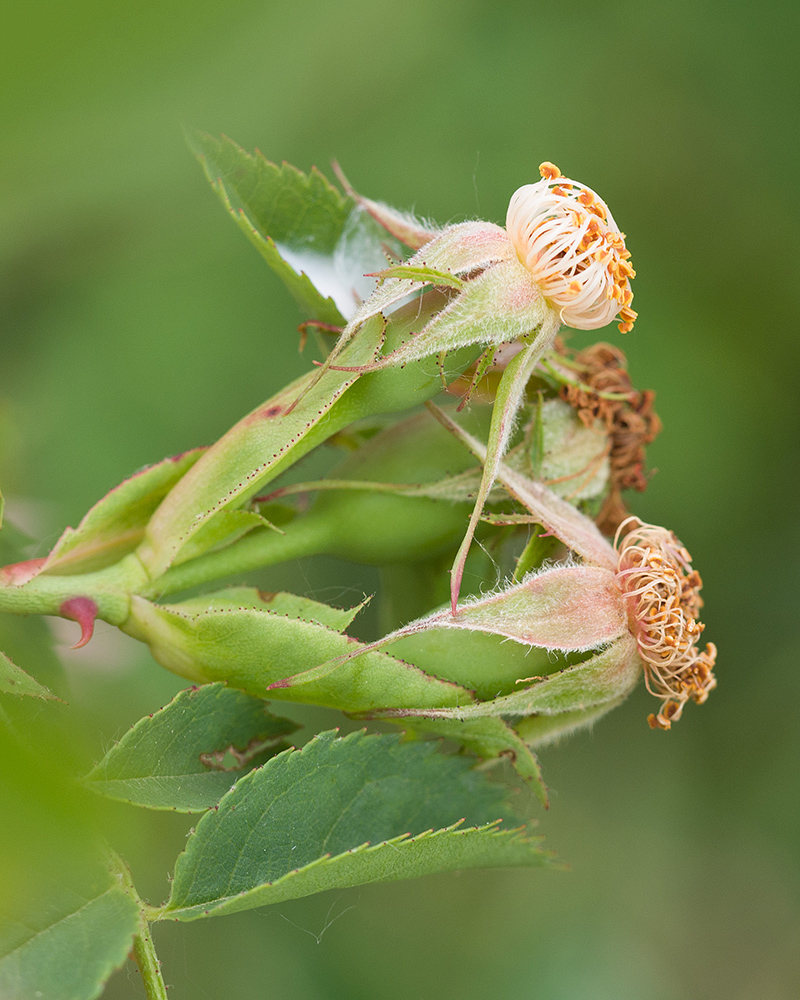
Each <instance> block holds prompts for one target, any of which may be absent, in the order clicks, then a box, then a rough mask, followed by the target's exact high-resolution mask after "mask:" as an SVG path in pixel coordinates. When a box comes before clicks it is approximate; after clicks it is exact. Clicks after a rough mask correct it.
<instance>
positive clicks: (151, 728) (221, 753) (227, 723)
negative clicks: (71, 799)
mask: <svg viewBox="0 0 800 1000" xmlns="http://www.w3.org/2000/svg"><path fill="white" fill-rule="evenodd" d="M297 728H298V726H297V724H296V723H294V722H292V721H291V720H290V719H283V718H279V717H277V716H274V715H271V714H270V712H269V711H268V709H267V705H266V703H265V702H263V701H262V700H261V699H259V698H252V697H250V696H249V695H246V694H244V693H243V692H241V691H235V690H232V689H230V688H226V687H225V685H224V684H209V685H208V686H206V687H202V688H189V689H187V690H186V691H181V692H180V694H179V695H177V696H176V697H175V698H174V699H173V700H172V701H171V702H170V703H169V705H167V706H166V707H164V708H162V709H161V710H160V711H158V712H156V713H155V714H154V715H151V716H149V717H147V718H144V719H140V720H139V722H137V723H136V725H135V726H133V727H132V728H131V729H130V730H129V731H128V732H127V733H126V734H125V735H124V736H123V737H122V739H121V740H120V741H119V743H117V744H115V746H113V747H112V748H111V749H110V750H109V751H108V753H107V754H106V755H105V757H104V758H103V759H102V760H101V761H100V762H99V764H97V765H96V767H95V768H94V769H93V770H92V771H91V772H90V773H89V774H88V775H87V777H86V779H85V781H86V784H87V786H88V787H89V788H91V789H93V790H94V791H96V792H99V793H100V794H102V795H105V796H107V797H108V798H112V799H119V800H121V801H123V802H130V803H132V804H134V805H139V806H146V807H147V808H149V809H171V810H174V811H176V812H202V811H204V810H205V809H209V808H210V807H211V806H213V805H215V804H216V803H217V802H219V800H220V798H221V797H222V796H223V795H224V794H225V792H227V791H228V790H229V789H230V788H231V786H232V785H233V784H234V783H235V782H236V781H237V780H238V779H239V778H241V777H242V775H244V774H246V773H247V772H248V771H250V770H252V768H254V767H257V766H258V765H259V764H263V763H264V762H265V761H266V760H268V759H269V758H270V757H273V756H274V755H275V754H276V753H279V752H280V751H282V750H285V749H286V747H287V744H286V743H285V742H282V741H281V742H279V741H280V738H281V737H282V736H287V735H289V734H290V733H293V732H294V731H295V730H296V729H297Z"/></svg>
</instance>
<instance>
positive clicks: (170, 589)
mask: <svg viewBox="0 0 800 1000" xmlns="http://www.w3.org/2000/svg"><path fill="white" fill-rule="evenodd" d="M329 535H330V525H328V524H326V523H325V522H324V521H323V520H322V518H319V519H317V518H315V517H313V516H312V515H311V514H307V515H304V516H303V517H300V518H298V519H297V521H296V522H292V523H291V524H289V525H287V526H286V529H285V533H284V534H279V533H278V532H277V531H273V530H271V529H270V528H264V529H261V528H256V529H255V530H254V531H251V532H250V534H249V535H245V537H244V538H242V539H241V540H240V541H238V542H234V543H233V544H232V545H229V546H228V547H227V548H224V549H220V550H219V551H218V552H209V553H208V554H207V555H203V556H198V557H197V558H196V559H190V560H189V561H188V562H185V563H182V564H181V565H179V566H174V567H173V568H172V569H170V570H167V572H166V573H165V574H164V575H163V576H161V577H159V578H158V579H157V580H155V581H153V583H152V584H151V585H150V586H149V587H147V588H145V589H143V590H140V591H139V593H140V594H141V595H142V597H147V598H156V597H164V596H165V595H167V594H176V593H178V592H180V591H184V590H190V589H191V588H192V587H199V586H201V585H202V584H205V583H210V582H213V581H215V580H221V579H224V578H225V577H228V576H234V575H235V574H238V573H247V572H250V571H251V570H255V569H261V568H262V567H264V566H274V565H276V564H277V563H282V562H286V561H287V560H290V559H300V558H301V557H302V556H308V555H315V554H317V553H319V552H322V551H324V549H325V546H326V542H327V541H328V540H329Z"/></svg>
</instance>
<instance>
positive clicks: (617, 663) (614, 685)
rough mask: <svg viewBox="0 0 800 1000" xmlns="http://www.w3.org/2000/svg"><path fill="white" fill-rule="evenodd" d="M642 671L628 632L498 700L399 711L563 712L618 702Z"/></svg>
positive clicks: (458, 714)
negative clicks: (586, 655)
mask: <svg viewBox="0 0 800 1000" xmlns="http://www.w3.org/2000/svg"><path fill="white" fill-rule="evenodd" d="M641 676H642V664H641V660H640V659H639V655H638V647H637V645H636V640H635V639H634V638H633V636H632V635H630V634H629V633H625V634H624V635H622V636H620V638H618V639H617V640H615V641H614V642H613V643H612V644H611V645H610V646H609V647H608V648H607V649H604V650H603V651H602V652H599V653H596V654H595V655H594V656H592V657H590V658H589V659H588V660H584V661H583V662H582V663H578V664H576V665H575V666H572V667H565V668H564V669H563V670H559V671H557V672H556V673H553V674H551V675H550V676H548V677H541V678H533V677H530V678H528V680H534V681H535V683H534V684H531V685H529V686H527V687H524V688H522V689H520V690H518V691H515V692H513V693H512V694H507V695H503V696H501V697H499V698H495V699H493V700H492V701H484V702H479V703H477V704H472V705H463V706H459V707H457V708H441V709H431V710H427V711H418V710H413V711H411V712H408V713H406V712H400V711H398V712H395V713H394V714H395V715H397V716H400V715H405V714H411V715H425V716H432V717H435V718H443V719H456V720H466V719H476V718H481V717H484V716H520V715H522V716H528V715H533V714H536V715H559V714H560V713H562V712H574V711H583V710H584V709H587V708H591V707H593V706H595V705H603V704H606V703H608V702H616V701H618V700H619V699H620V698H623V697H625V696H626V695H628V694H629V693H630V692H631V691H632V690H633V688H634V687H635V686H636V684H637V683H638V681H639V678H640V677H641Z"/></svg>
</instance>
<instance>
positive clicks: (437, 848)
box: [163, 733, 547, 920]
mask: <svg viewBox="0 0 800 1000" xmlns="http://www.w3.org/2000/svg"><path fill="white" fill-rule="evenodd" d="M503 797H504V791H503V789H502V787H501V786H499V785H496V784H492V783H491V782H489V781H488V779H487V778H486V777H485V776H484V775H482V774H480V773H476V772H474V771H471V770H470V769H469V765H468V762H467V761H465V760H464V758H461V757H443V756H442V755H440V754H438V753H436V752H435V748H434V746H433V745H432V744H427V743H406V744H401V743H400V742H399V737H396V736H378V735H371V736H366V735H365V734H364V733H353V734H351V735H350V736H348V737H345V738H344V739H336V738H335V734H334V733H324V734H322V735H321V736H319V737H317V738H316V739H314V740H312V741H311V742H310V743H309V744H307V745H306V746H305V747H304V748H303V750H301V751H294V752H292V751H289V752H287V753H285V754H281V755H280V756H279V757H275V758H273V760H271V761H269V762H268V763H267V764H266V765H265V766H264V767H263V768H260V769H259V770H257V771H253V772H252V773H251V774H250V775H248V776H247V777H245V778H243V779H242V780H241V781H240V782H239V783H238V784H237V785H236V787H235V788H234V789H232V790H231V792H229V793H228V795H226V796H225V798H224V799H223V800H222V801H221V802H220V804H219V809H218V810H216V811H214V812H213V813H208V814H206V816H204V817H203V818H202V819H201V821H200V823H199V824H198V826H197V830H196V831H195V833H194V834H193V835H192V836H191V837H190V839H189V842H188V844H187V848H186V851H185V852H184V853H183V854H182V855H181V856H180V857H179V858H178V862H177V864H176V868H175V880H174V882H173V886H172V894H171V896H170V900H169V902H168V904H167V906H166V908H165V910H164V912H163V916H164V917H165V918H166V917H178V918H179V919H184V920H190V919H194V918H196V917H201V916H205V915H209V914H221V913H231V912H235V911H236V910H244V909H249V908H251V907H254V906H261V905H264V904H266V903H271V902H279V901H282V900H285V899H292V898H296V897H298V896H304V895H308V894H309V893H312V892H319V891H322V890H324V889H331V888H341V887H343V886H350V885H358V884H363V883H366V882H378V881H387V880H393V879H400V878H412V877H414V876H416V875H424V874H429V873H431V872H436V871H449V870H453V869H455V868H464V867H478V866H508V865H542V864H543V863H545V862H546V860H547V856H546V855H545V854H543V853H542V852H541V850H540V849H539V847H538V843H537V842H534V841H531V840H528V839H526V838H524V837H522V836H521V835H520V834H519V833H514V832H499V831H497V829H496V827H495V826H493V825H491V824H493V823H495V822H496V821H497V820H498V816H501V817H502V816H505V817H507V818H510V819H511V821H512V822H516V820H515V818H514V817H513V815H511V814H510V811H509V810H508V808H507V807H506V806H504V801H503ZM461 821H463V822H466V823H467V824H469V825H470V826H473V827H475V828H473V829H456V828H455V827H456V825H457V824H459V823H460V822H461ZM430 831H436V832H435V833H432V832H430Z"/></svg>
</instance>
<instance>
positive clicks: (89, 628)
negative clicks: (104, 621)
mask: <svg viewBox="0 0 800 1000" xmlns="http://www.w3.org/2000/svg"><path fill="white" fill-rule="evenodd" d="M58 610H59V613H60V614H61V616H62V617H63V618H69V619H70V620H71V621H74V622H77V623H78V624H79V625H80V627H81V637H80V639H78V641H77V642H76V643H75V645H74V646H70V649H80V648H81V647H82V646H85V645H86V643H87V642H88V641H89V640H90V639H91V638H92V635H93V634H94V623H95V619H96V618H97V605H96V604H95V603H94V601H93V600H92V599H91V597H69V598H67V600H66V601H64V602H63V604H62V605H61V606H60V608H59V609H58Z"/></svg>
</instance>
